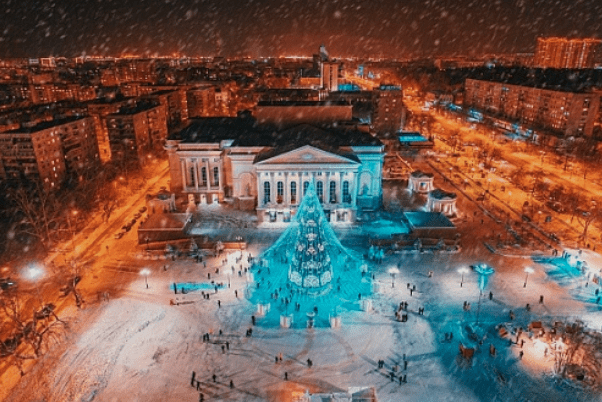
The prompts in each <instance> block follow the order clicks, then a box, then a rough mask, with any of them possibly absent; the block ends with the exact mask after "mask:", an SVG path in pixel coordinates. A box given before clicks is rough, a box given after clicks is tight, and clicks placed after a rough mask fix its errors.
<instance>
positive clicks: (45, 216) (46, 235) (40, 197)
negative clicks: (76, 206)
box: [8, 183, 61, 249]
mask: <svg viewBox="0 0 602 402" xmlns="http://www.w3.org/2000/svg"><path fill="white" fill-rule="evenodd" d="M8 191H9V193H10V196H11V198H12V201H13V203H14V213H15V214H17V215H18V216H20V217H21V219H20V220H19V221H17V222H16V223H15V227H14V229H15V231H19V232H22V233H25V234H28V235H30V236H33V237H35V238H37V239H38V240H39V241H40V242H41V244H42V245H43V246H44V248H46V249H48V246H49V244H50V243H51V240H52V233H53V228H54V227H55V226H56V225H57V224H58V217H59V215H60V212H61V203H60V202H59V200H58V199H57V197H56V195H55V194H54V193H50V192H46V191H45V190H44V189H43V188H42V186H41V185H40V184H39V183H36V184H35V185H34V186H33V187H32V188H26V187H19V188H16V189H10V190H8Z"/></svg>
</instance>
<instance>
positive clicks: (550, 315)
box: [7, 207, 602, 402]
mask: <svg viewBox="0 0 602 402" xmlns="http://www.w3.org/2000/svg"><path fill="white" fill-rule="evenodd" d="M220 208H221V207H215V210H214V211H212V212H211V213H207V214H206V215H207V216H209V215H211V214H213V216H214V217H215V216H220V215H221V214H227V213H228V210H221V209H220ZM368 218H370V219H366V220H365V222H364V223H362V224H361V225H357V226H354V227H350V228H347V229H337V230H336V231H335V232H336V236H337V237H338V239H339V240H340V242H341V244H342V246H344V247H345V248H346V249H348V250H350V253H351V254H350V255H358V256H360V257H361V258H363V264H365V267H363V265H362V264H359V265H357V266H354V268H353V269H361V270H364V269H366V268H367V272H365V273H363V272H355V273H356V274H357V277H356V278H357V281H362V280H364V279H369V286H368V289H369V291H365V292H364V294H363V295H361V296H362V297H358V296H359V295H358V296H356V293H354V294H353V296H351V293H352V292H343V293H345V294H344V297H338V296H337V297H338V298H337V303H338V305H337V306H338V307H334V308H329V309H328V310H327V311H323V310H322V309H320V311H319V312H317V313H318V317H316V319H315V324H316V325H314V326H313V327H312V328H308V325H307V321H306V320H305V319H303V317H306V311H302V313H303V314H297V315H295V317H294V319H293V320H292V322H290V323H289V324H290V328H286V326H288V325H279V323H278V318H279V317H280V316H281V315H284V316H286V313H288V310H290V311H291V312H292V311H294V310H295V309H294V306H289V307H288V308H287V309H286V310H283V309H284V307H283V305H282V303H283V302H282V300H280V299H282V295H276V296H275V297H274V299H273V300H272V301H271V303H270V304H271V310H265V309H264V308H263V307H260V306H259V305H260V304H262V305H264V304H267V303H265V301H261V299H262V298H263V299H265V296H266V295H268V299H269V297H270V296H271V295H272V294H273V292H274V291H275V289H276V288H277V287H278V286H277V285H278V282H277V280H275V281H276V282H275V283H274V284H270V285H269V286H268V285H266V283H265V282H267V281H268V280H269V279H270V275H272V274H270V275H268V276H265V274H266V272H265V271H266V270H267V267H266V269H264V272H263V274H259V273H258V272H257V270H258V267H253V261H256V262H257V261H258V259H257V258H255V257H258V256H262V255H263V253H264V252H265V251H266V250H270V248H271V247H273V245H274V244H277V245H278V244H279V243H278V242H279V241H280V242H282V241H285V243H284V244H280V245H281V246H283V247H284V248H283V249H279V248H277V247H276V248H275V249H274V248H272V249H271V250H272V251H273V250H276V251H277V253H276V254H274V253H272V254H274V255H281V256H282V258H284V259H286V258H288V257H291V256H290V255H289V256H288V257H287V255H286V252H285V251H283V250H285V249H286V248H287V247H288V246H290V247H293V246H294V244H287V243H286V242H290V239H289V240H286V238H284V239H285V240H282V239H281V240H278V239H279V237H280V236H281V235H282V233H285V230H286V229H285V228H284V227H283V228H280V229H261V228H251V227H248V228H244V229H243V228H240V229H236V230H233V229H232V228H231V227H227V225H225V226H224V225H222V224H219V222H218V223H216V221H214V222H213V224H206V225H203V226H202V227H200V228H199V231H200V232H202V234H204V235H208V236H211V237H212V238H230V237H232V236H233V235H235V236H241V237H243V238H244V239H245V240H246V242H247V247H246V249H244V250H224V252H223V253H222V254H221V255H216V256H206V257H205V258H204V260H203V261H201V262H197V261H195V260H194V259H190V258H179V259H176V260H172V259H171V258H169V259H165V258H164V257H163V256H159V255H157V256H155V257H154V258H149V256H148V255H147V254H146V253H145V252H144V251H143V250H141V251H138V252H130V253H129V254H127V257H126V256H117V255H112V254H111V255H109V254H108V249H107V256H106V258H107V260H105V261H104V263H103V264H101V265H99V266H98V267H96V268H93V269H94V270H95V271H92V272H90V276H91V277H92V278H95V279H94V280H95V281H96V282H95V283H94V288H95V289H101V288H103V287H104V288H106V289H107V291H106V292H98V293H96V294H91V293H90V292H88V293H86V289H87V287H84V288H83V292H84V295H85V296H86V300H87V304H86V307H85V309H83V310H81V311H77V310H75V309H74V308H73V309H72V310H67V311H64V312H63V314H62V316H63V318H65V319H66V320H68V321H69V326H70V329H69V331H68V335H66V336H65V337H64V338H63V339H62V340H61V342H60V343H59V344H57V346H56V347H54V348H52V349H51V350H50V352H49V353H48V354H47V355H45V356H44V357H43V358H42V359H41V360H40V362H39V364H37V365H35V366H34V367H33V368H32V369H31V370H30V371H29V372H28V373H27V375H26V376H25V377H23V378H22V380H21V381H20V382H19V384H18V385H17V386H16V387H15V389H14V391H13V392H12V394H11V395H10V396H9V397H8V398H7V401H24V400H28V401H48V402H50V401H92V400H94V401H126V400H127V401H197V400H201V398H203V400H207V401H282V402H285V401H304V399H303V397H304V394H306V392H309V393H346V392H347V391H350V392H352V391H353V390H357V389H360V388H373V391H374V392H375V393H376V395H377V398H378V399H377V400H378V401H485V400H487V401H493V400H497V401H517V400H530V401H551V400H553V401H574V400H580V401H582V400H585V401H587V400H599V399H598V398H599V396H598V395H594V394H593V393H591V391H590V388H588V386H587V384H586V383H585V382H584V381H580V380H577V379H575V380H573V381H568V380H560V379H559V377H557V376H556V375H555V374H554V370H555V362H556V361H557V360H558V355H557V354H559V353H562V348H563V347H564V346H563V345H562V342H561V341H560V340H559V339H558V337H550V336H545V335H544V334H543V333H541V332H540V331H541V329H540V328H539V327H538V326H537V325H536V326H533V323H534V322H536V323H537V322H541V323H542V329H543V330H544V331H545V332H546V334H549V333H550V332H551V331H552V328H553V327H554V325H558V324H556V323H567V324H570V323H573V322H575V320H582V321H583V323H584V325H585V326H587V327H588V328H590V329H593V330H599V329H600V326H601V325H602V319H601V317H602V316H601V313H600V307H599V305H598V304H597V303H598V302H599V299H598V298H597V289H598V285H597V284H596V283H594V282H593V281H591V280H592V279H593V276H592V275H593V267H599V266H601V265H600V264H601V263H602V261H601V260H600V257H599V255H598V254H596V253H594V252H591V251H589V250H583V251H579V250H567V249H565V250H563V253H561V254H559V255H553V253H551V252H546V253H543V252H540V251H538V252H534V254H533V255H531V254H530V253H528V252H525V250H522V252H520V253H519V252H517V253H516V255H511V254H506V255H503V254H499V253H491V252H490V251H489V250H487V248H486V247H484V246H483V243H482V240H480V239H482V238H483V237H484V236H485V235H486V234H487V233H489V232H490V231H491V230H492V229H494V226H493V225H495V223H494V222H493V221H489V220H486V221H482V222H483V223H479V220H480V217H479V218H478V219H476V220H475V219H472V220H471V221H470V222H469V221H462V220H459V221H458V230H459V231H460V232H461V234H462V237H463V242H462V245H463V247H462V249H461V251H459V252H455V253H453V252H435V253H433V252H419V251H416V250H398V251H394V250H387V252H386V253H383V256H382V259H381V258H379V257H375V258H369V256H370V255H374V254H378V253H375V252H374V249H373V250H372V251H371V250H370V246H369V240H370V239H373V238H374V236H375V235H378V227H382V228H383V231H384V233H385V237H387V236H389V235H390V234H389V233H388V232H389V230H390V227H391V226H395V225H396V223H395V220H394V219H393V218H392V215H391V214H381V213H378V212H376V213H374V214H373V216H370V217H368ZM484 219H487V217H486V216H485V217H484ZM218 220H219V219H218ZM387 220H389V221H387ZM245 226H246V225H245ZM249 226H251V225H249ZM329 240H330V239H329ZM279 250H280V251H279ZM278 253H280V254H278ZM565 253H568V254H569V255H570V256H566V254H565ZM103 258H105V257H103ZM109 260H110V261H111V262H110V263H107V262H106V261H109ZM271 264H272V265H269V266H270V267H271V268H272V269H274V270H277V269H283V268H282V267H286V264H280V265H279V264H275V263H271ZM478 264H486V265H487V266H488V267H492V268H493V271H494V273H492V274H490V275H486V279H487V280H486V281H484V280H483V278H484V275H482V274H479V273H478V272H477V271H478V269H476V270H475V269H471V268H473V267H475V266H477V265H478ZM577 267H578V268H577ZM584 267H588V269H583V268H584ZM143 268H146V269H148V270H149V272H148V273H147V274H146V275H140V274H139V273H140V271H141V270H142V269H143ZM339 268H341V267H337V266H336V265H335V266H334V270H335V272H334V275H335V276H334V278H336V275H337V273H336V269H339ZM589 268H591V269H592V270H590V269H589ZM284 269H286V268H284ZM489 273H491V272H489ZM262 275H263V279H262V280H263V281H264V282H263V284H264V286H268V287H267V289H266V292H262V293H257V292H255V291H256V289H257V285H256V283H257V282H259V279H258V277H260V276H262ZM278 275H280V276H281V278H286V275H284V276H282V273H276V272H274V273H273V276H274V277H277V276H278ZM289 275H290V273H289ZM289 277H290V276H289ZM282 283H284V282H282ZM282 283H281V284H282ZM184 284H188V286H189V287H188V288H186V287H185V285H184ZM192 284H194V286H193V285H192ZM190 286H192V287H190ZM195 286H196V287H195ZM333 286H336V281H335V282H333ZM344 286H351V287H352V288H353V291H355V289H356V288H354V287H353V286H357V287H358V288H362V287H361V286H360V283H359V282H358V283H355V284H350V283H347V282H345V285H344ZM193 288H194V289H196V290H193ZM186 289H188V291H186ZM362 289H364V290H365V289H366V287H365V286H364V287H363V288H362ZM183 290H184V291H185V292H183ZM331 291H332V292H334V291H335V289H331ZM176 292H177V293H176ZM347 293H349V294H347ZM303 297H306V298H309V297H310V296H309V295H307V294H306V295H304V296H303ZM307 300H310V299H307ZM366 300H370V302H369V303H366ZM307 303H308V305H307V306H304V309H305V307H308V308H309V309H310V310H311V309H312V308H313V305H311V304H310V303H312V302H311V301H308V302H307ZM406 303H407V304H406ZM320 306H321V305H320ZM331 307H332V306H331ZM262 310H263V311H262ZM270 311H271V313H270ZM282 311H285V314H282ZM333 312H334V313H335V314H334V315H336V317H337V320H335V321H329V318H330V317H331V316H332V315H333ZM270 314H271V315H270ZM320 319H321V321H320ZM280 323H282V321H280ZM320 323H321V324H320ZM329 324H332V327H331V326H329ZM521 328H522V330H521ZM461 348H463V349H464V351H463V353H461ZM193 373H194V374H193ZM201 395H202V397H201ZM357 400H359V399H357Z"/></svg>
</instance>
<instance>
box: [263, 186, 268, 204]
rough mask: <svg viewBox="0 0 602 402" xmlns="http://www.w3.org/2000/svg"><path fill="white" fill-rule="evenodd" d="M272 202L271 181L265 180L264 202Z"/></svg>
mask: <svg viewBox="0 0 602 402" xmlns="http://www.w3.org/2000/svg"><path fill="white" fill-rule="evenodd" d="M269 202H270V182H269V181H265V182H263V203H264V204H269Z"/></svg>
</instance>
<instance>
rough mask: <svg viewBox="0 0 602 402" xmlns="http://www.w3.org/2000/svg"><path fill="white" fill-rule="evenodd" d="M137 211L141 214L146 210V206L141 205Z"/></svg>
mask: <svg viewBox="0 0 602 402" xmlns="http://www.w3.org/2000/svg"><path fill="white" fill-rule="evenodd" d="M138 212H140V213H141V214H142V213H144V212H146V207H142V208H140V209H139V210H138Z"/></svg>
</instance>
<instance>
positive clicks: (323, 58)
mask: <svg viewBox="0 0 602 402" xmlns="http://www.w3.org/2000/svg"><path fill="white" fill-rule="evenodd" d="M320 60H321V61H328V51H327V50H326V46H324V45H323V44H322V45H320Z"/></svg>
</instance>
